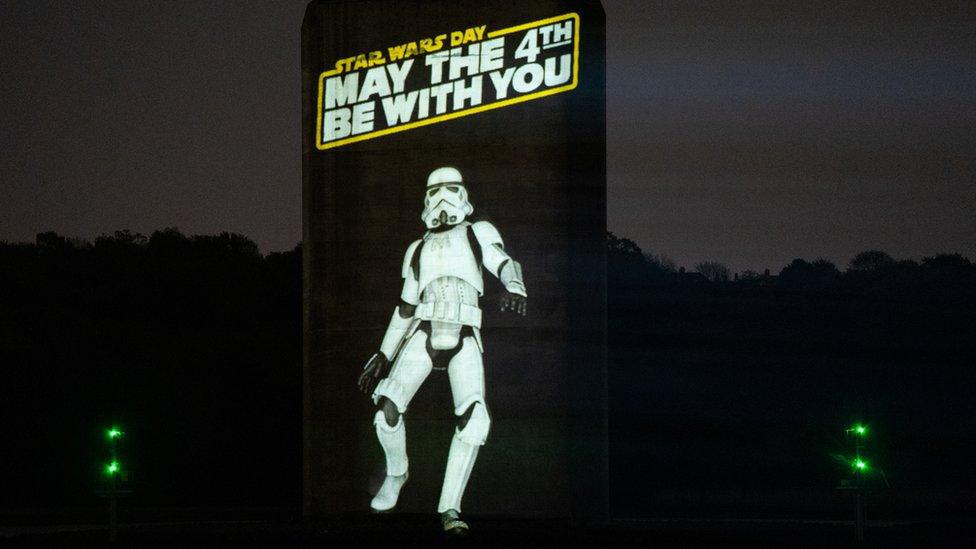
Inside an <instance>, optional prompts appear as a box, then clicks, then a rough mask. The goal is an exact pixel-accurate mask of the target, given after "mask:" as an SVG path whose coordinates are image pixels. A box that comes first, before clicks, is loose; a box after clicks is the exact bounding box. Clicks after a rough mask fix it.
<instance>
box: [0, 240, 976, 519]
mask: <svg viewBox="0 0 976 549" xmlns="http://www.w3.org/2000/svg"><path fill="white" fill-rule="evenodd" d="M607 245H608V283H609V287H608V311H609V317H608V327H609V344H610V348H609V358H610V364H609V365H610V402H611V410H610V412H611V415H610V418H611V473H612V476H613V477H614V478H615V479H616V480H615V484H614V485H613V486H612V487H611V489H612V491H611V494H612V495H613V498H614V499H615V502H616V503H615V505H616V507H617V509H618V510H622V511H623V512H627V511H628V509H629V511H630V512H634V513H640V512H642V509H644V510H646V508H647V505H649V504H647V503H646V501H647V500H646V499H642V498H644V497H645V495H646V494H648V493H653V492H654V490H657V489H662V487H667V486H668V483H669V482H676V483H680V485H681V486H682V489H683V490H691V489H696V487H697V489H701V490H708V489H711V488H712V487H715V486H720V485H722V483H726V484H730V485H734V486H741V485H744V484H748V483H750V482H752V480H751V479H753V478H754V476H755V475H759V474H761V475H762V477H763V479H764V482H765V483H766V484H771V485H776V484H777V483H779V484H780V485H788V486H794V485H803V484H804V483H806V484H811V485H816V486H825V485H826V486H831V484H830V483H831V482H833V481H834V480H836V479H834V477H833V475H834V474H835V473H836V471H834V470H832V469H830V466H829V465H826V463H828V462H827V461H825V460H822V459H821V457H822V455H823V454H825V453H826V452H827V450H828V449H829V448H828V446H829V443H828V442H825V439H824V436H823V434H824V433H827V432H832V430H833V429H834V428H835V427H836V426H837V425H840V424H843V422H845V421H848V420H849V419H851V418H852V417H855V416H856V415H858V414H863V415H864V416H867V417H868V418H870V419H872V420H874V421H876V422H878V424H879V428H878V432H879V433H883V432H884V429H883V428H882V426H884V425H887V426H888V428H889V430H890V431H889V436H888V438H887V440H886V445H887V447H889V448H893V449H894V448H897V456H898V459H897V460H895V459H894V455H892V456H878V459H887V460H888V461H889V462H891V463H892V466H891V469H890V476H891V477H892V478H894V479H896V480H897V482H899V483H902V484H903V485H911V486H916V487H925V486H928V485H930V484H931V483H932V482H955V483H956V484H957V485H961V486H968V487H970V488H976V478H974V474H973V473H972V471H971V468H970V467H969V465H968V462H967V461H966V460H965V459H963V457H962V456H967V455H970V454H972V453H974V451H976V438H974V435H973V434H972V433H974V432H976V419H974V418H976V405H974V401H973V400H972V399H971V398H969V391H970V388H971V387H972V386H973V381H976V376H974V374H973V370H972V365H973V362H974V361H973V359H974V357H976V330H974V324H976V266H974V265H973V264H972V262H971V261H969V260H968V259H966V258H964V257H962V256H960V255H935V256H932V257H928V258H925V259H923V260H922V261H921V262H912V261H899V260H895V259H893V258H891V257H889V256H887V254H884V253H883V252H878V251H869V252H865V253H862V254H859V255H858V256H857V257H855V258H854V259H853V260H852V261H851V262H850V264H849V266H848V267H847V268H846V269H844V270H841V269H839V268H838V267H837V266H835V265H834V264H832V263H830V262H828V261H825V260H814V261H808V260H803V259H796V260H794V261H792V262H791V263H790V264H789V265H786V266H785V267H784V268H783V269H782V270H781V271H780V272H778V273H772V274H770V273H763V274H760V273H754V272H743V273H739V274H738V275H733V276H729V272H728V271H727V270H723V266H721V265H710V266H707V267H708V268H706V269H704V270H705V271H706V272H704V273H703V272H699V271H701V270H702V269H701V267H702V266H699V271H696V272H685V271H684V270H683V269H680V268H678V267H677V266H676V265H675V264H674V262H673V261H671V260H670V259H668V258H667V257H665V256H663V255H655V254H651V253H646V252H644V251H643V250H641V249H640V247H639V246H637V245H636V244H635V243H634V242H632V241H630V240H628V239H626V238H618V237H616V236H614V235H612V234H610V235H608V239H607ZM301 303H302V270H301V247H300V246H299V247H296V248H295V249H294V250H291V251H288V252H282V253H270V254H267V255H262V254H260V253H259V251H258V248H257V246H256V245H255V244H254V242H253V241H251V240H249V239H248V238H246V237H244V236H241V235H236V234H230V233H222V234H219V235H195V236H188V235H184V234H182V233H180V232H179V231H178V230H176V229H164V230H160V231H156V232H153V233H152V234H150V235H149V236H144V235H140V234H136V233H131V232H129V231H119V232H116V233H114V234H112V235H104V236H101V237H98V238H96V239H95V240H94V241H91V242H88V241H81V240H76V239H69V238H65V237H63V236H60V235H57V234H54V233H43V234H40V235H38V236H37V238H36V241H35V242H34V243H30V244H8V243H0V368H2V370H0V371H2V372H3V382H2V384H0V387H2V389H0V413H2V417H3V418H4V421H3V422H2V423H0V424H2V425H3V432H2V436H3V440H4V441H5V445H4V446H5V448H4V450H3V456H4V462H3V464H4V467H3V468H2V469H0V470H2V473H0V481H2V482H3V485H4V490H2V491H0V493H2V494H3V501H2V502H0V506H2V507H5V508H11V507H25V506H27V507H45V506H46V507H56V506H71V505H91V504H93V503H97V500H95V499H94V497H93V494H92V490H93V488H95V487H96V486H97V481H98V474H99V465H100V463H101V460H102V459H103V458H104V457H105V456H104V445H103V443H102V440H101V438H100V431H99V430H100V429H101V428H102V427H103V426H105V425H107V424H109V423H111V422H113V421H118V422H120V423H121V424H122V425H123V426H124V427H125V428H126V430H127V431H128V433H129V435H128V438H127V441H126V443H127V446H126V466H127V467H129V469H130V470H131V473H132V482H133V488H134V489H135V494H134V495H133V501H132V503H133V504H141V505H221V506H239V507H241V506H280V507H289V508H297V506H298V505H299V504H300V494H301ZM647 448H654V449H655V451H654V452H652V453H651V454H648V452H647ZM932 448H938V449H939V453H938V455H936V456H933V455H932V453H931V450H932ZM892 453H893V454H894V453H895V452H894V450H892ZM770 456H774V457H770ZM775 456H779V457H775ZM678 467H680V469H681V470H680V471H678V470H677V469H676V468H678ZM933 467H939V468H940V475H939V476H938V478H937V479H933V478H931V477H928V476H927V475H926V474H925V472H924V471H929V470H931V469H932V468H933ZM635 471H636V472H635ZM926 483H928V484H926ZM641 502H644V503H641ZM642 505H643V506H644V507H641V506H642Z"/></svg>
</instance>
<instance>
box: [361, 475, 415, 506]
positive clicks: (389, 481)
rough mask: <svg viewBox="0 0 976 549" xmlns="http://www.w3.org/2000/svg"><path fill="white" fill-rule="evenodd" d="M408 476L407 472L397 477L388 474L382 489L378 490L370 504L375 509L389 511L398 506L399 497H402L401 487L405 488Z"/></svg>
mask: <svg viewBox="0 0 976 549" xmlns="http://www.w3.org/2000/svg"><path fill="white" fill-rule="evenodd" d="M408 476H409V475H408V474H407V473H404V474H402V475H400V476H397V477H394V476H390V475H386V480H384V481H383V486H380V491H379V492H376V496H375V497H374V498H373V501H371V502H369V506H370V507H372V508H373V510H374V511H389V510H390V509H393V508H394V507H396V504H397V499H398V498H399V497H400V488H403V485H404V484H405V483H406V482H407V477H408Z"/></svg>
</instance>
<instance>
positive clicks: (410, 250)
mask: <svg viewBox="0 0 976 549" xmlns="http://www.w3.org/2000/svg"><path fill="white" fill-rule="evenodd" d="M423 242H424V240H423V239H422V238H418V239H417V240H414V241H413V242H412V243H411V244H410V246H408V247H407V253H406V254H404V255H403V267H402V269H401V270H400V277H401V278H407V277H408V276H410V267H411V266H412V265H413V264H414V263H416V262H417V261H418V260H419V259H420V258H419V256H420V245H421V244H423Z"/></svg>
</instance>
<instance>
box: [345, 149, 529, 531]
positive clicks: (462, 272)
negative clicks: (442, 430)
mask: <svg viewBox="0 0 976 549" xmlns="http://www.w3.org/2000/svg"><path fill="white" fill-rule="evenodd" d="M473 211H474V206H472V205H471V203H470V202H469V201H468V194H467V190H466V189H465V186H464V181H463V180H462V178H461V173H460V172H459V171H458V170H457V169H455V168H451V167H444V168H438V169H436V170H434V171H433V172H431V174H430V176H429V177H428V178H427V188H426V196H425V197H424V211H423V213H422V214H421V216H420V217H421V219H422V220H423V222H424V224H425V225H426V227H427V231H426V233H425V234H424V236H423V238H420V239H418V240H416V241H414V242H413V243H412V244H410V246H409V247H408V248H407V251H406V255H405V256H404V258H403V267H402V270H401V273H400V275H401V277H402V278H403V291H402V292H401V293H400V303H399V305H398V306H397V307H396V309H395V310H394V311H393V317H392V318H391V319H390V324H389V327H388V328H387V330H386V334H385V335H384V337H383V341H382V343H381V344H380V348H379V352H378V353H376V354H374V355H373V356H372V357H371V358H370V359H369V361H367V363H366V366H365V367H364V369H363V373H362V375H360V377H359V388H360V390H361V391H363V392H364V393H366V394H370V395H372V399H373V403H374V404H376V405H377V408H378V409H377V411H376V415H375V416H374V418H373V423H374V425H375V427H376V436H377V438H378V439H379V443H380V446H382V448H383V453H384V454H385V456H386V478H385V480H384V481H383V485H382V486H381V487H380V489H379V492H377V494H376V497H374V498H373V500H372V502H371V503H370V506H371V507H372V508H373V509H374V510H375V511H388V510H390V509H392V508H393V507H394V506H395V505H396V503H397V498H398V497H399V494H400V489H401V488H402V487H403V485H404V483H405V482H406V481H407V477H408V470H409V467H408V459H407V446H406V427H405V425H404V414H405V413H406V412H407V407H408V405H409V404H410V401H411V399H413V396H414V395H415V394H416V393H417V390H418V389H419V388H420V386H421V384H422V383H423V382H424V380H425V379H426V378H427V376H428V375H429V374H430V373H431V371H432V370H434V369H446V370H447V375H448V378H449V381H450V386H451V394H452V396H453V400H454V414H455V415H456V416H457V418H458V421H457V428H456V429H455V431H454V437H453V439H452V440H451V448H450V451H449V453H448V457H447V467H446V469H445V472H444V484H443V486H442V488H441V495H440V502H439V503H438V506H437V512H438V513H440V515H441V524H442V526H443V528H444V530H445V531H446V532H448V533H453V534H463V533H466V532H467V530H468V525H467V524H466V523H465V522H464V521H463V520H461V518H460V512H461V496H462V495H463V494H464V489H465V486H466V485H467V483H468V478H469V477H470V476H471V469H472V467H473V466H474V462H475V458H476V457H477V456H478V450H479V448H480V447H481V446H482V445H483V444H484V443H485V440H486V439H487V437H488V430H489V427H490V425H491V418H490V416H489V414H488V407H487V403H486V402H485V372H484V366H483V363H482V350H483V348H482V342H481V332H480V329H481V309H480V308H479V307H478V298H479V297H480V296H482V295H483V294H484V281H483V279H482V267H483V268H484V269H486V270H487V271H488V272H490V273H492V274H493V275H495V276H496V277H498V279H499V280H500V281H501V283H502V285H503V286H504V287H505V290H504V292H503V295H502V297H501V301H500V307H501V310H502V311H506V310H507V311H512V312H514V313H517V314H520V315H525V312H526V297H527V294H526V291H525V283H524V281H523V278H522V267H521V265H520V264H519V263H518V262H517V261H515V260H514V259H512V258H511V257H509V255H508V254H507V253H506V252H505V246H504V243H503V242H502V238H501V235H499V234H498V230H497V229H496V228H495V227H494V226H493V225H492V224H491V223H489V222H487V221H476V222H473V223H472V222H471V221H469V219H470V216H471V214H472V212H473ZM391 365H392V367H391Z"/></svg>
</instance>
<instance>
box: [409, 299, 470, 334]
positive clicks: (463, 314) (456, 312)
mask: <svg viewBox="0 0 976 549" xmlns="http://www.w3.org/2000/svg"><path fill="white" fill-rule="evenodd" d="M414 318H419V319H421V320H437V321H441V322H453V323H455V324H463V325H465V326H472V327H475V328H480V327H481V309H479V308H477V307H473V306H471V305H466V304H464V303H452V302H449V301H435V302H433V303H421V304H419V305H417V312H415V313H414Z"/></svg>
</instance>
